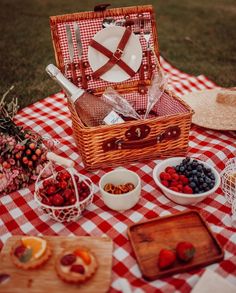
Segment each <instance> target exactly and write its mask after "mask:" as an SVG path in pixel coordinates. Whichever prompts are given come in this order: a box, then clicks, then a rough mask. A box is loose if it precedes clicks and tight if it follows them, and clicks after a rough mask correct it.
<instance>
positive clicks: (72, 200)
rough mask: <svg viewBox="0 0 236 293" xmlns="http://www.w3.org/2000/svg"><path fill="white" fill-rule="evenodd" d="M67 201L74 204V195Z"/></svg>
mask: <svg viewBox="0 0 236 293" xmlns="http://www.w3.org/2000/svg"><path fill="white" fill-rule="evenodd" d="M69 202H70V204H71V205H72V204H75V203H76V197H75V196H73V195H72V196H70V198H69Z"/></svg>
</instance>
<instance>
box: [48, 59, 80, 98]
mask: <svg viewBox="0 0 236 293" xmlns="http://www.w3.org/2000/svg"><path fill="white" fill-rule="evenodd" d="M46 71H47V73H48V74H49V75H50V76H51V78H52V79H53V80H55V81H56V82H57V84H58V85H59V86H60V87H61V88H62V89H63V90H64V91H65V92H66V95H67V97H68V98H69V99H70V100H71V101H72V102H75V101H76V100H77V99H78V98H79V97H81V96H82V95H83V93H84V92H85V91H84V90H83V89H80V88H78V87H77V86H76V85H74V84H73V83H72V82H71V81H69V79H67V78H66V77H65V76H64V75H63V74H62V72H61V71H60V70H59V69H58V68H57V67H56V66H54V65H53V64H50V65H48V66H47V67H46Z"/></svg>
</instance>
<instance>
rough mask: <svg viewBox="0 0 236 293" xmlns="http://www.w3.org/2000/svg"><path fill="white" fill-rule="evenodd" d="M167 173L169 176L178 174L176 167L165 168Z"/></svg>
mask: <svg viewBox="0 0 236 293" xmlns="http://www.w3.org/2000/svg"><path fill="white" fill-rule="evenodd" d="M165 172H166V173H169V174H174V173H176V171H175V168H174V167H170V166H169V167H166V168H165Z"/></svg>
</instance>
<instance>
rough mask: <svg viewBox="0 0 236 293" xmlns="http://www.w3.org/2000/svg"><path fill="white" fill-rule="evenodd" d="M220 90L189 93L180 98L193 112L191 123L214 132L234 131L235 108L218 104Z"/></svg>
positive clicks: (235, 124) (235, 126)
mask: <svg viewBox="0 0 236 293" xmlns="http://www.w3.org/2000/svg"><path fill="white" fill-rule="evenodd" d="M219 91H220V89H212V90H202V91H197V92H191V93H189V94H186V95H184V96H182V97H181V99H182V100H183V101H185V102H186V103H187V104H188V105H189V106H190V107H191V108H192V109H193V110H194V112H195V114H193V117H192V123H194V124H196V125H198V126H201V127H205V128H209V129H214V130H236V106H231V105H227V104H223V103H218V102H217V101H216V97H217V94H218V92H219Z"/></svg>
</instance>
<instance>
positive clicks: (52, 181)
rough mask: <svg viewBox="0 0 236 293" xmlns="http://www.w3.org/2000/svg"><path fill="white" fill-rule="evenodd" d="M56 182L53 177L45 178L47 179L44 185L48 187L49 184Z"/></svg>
mask: <svg viewBox="0 0 236 293" xmlns="http://www.w3.org/2000/svg"><path fill="white" fill-rule="evenodd" d="M54 183H55V180H54V179H52V178H50V179H45V180H44V181H43V187H44V188H46V187H48V186H49V185H52V184H54Z"/></svg>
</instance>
